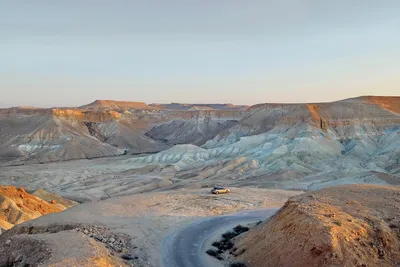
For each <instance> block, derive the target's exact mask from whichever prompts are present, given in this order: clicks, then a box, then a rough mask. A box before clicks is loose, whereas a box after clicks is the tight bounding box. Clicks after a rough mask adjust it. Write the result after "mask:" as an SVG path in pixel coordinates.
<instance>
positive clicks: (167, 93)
mask: <svg viewBox="0 0 400 267" xmlns="http://www.w3.org/2000/svg"><path fill="white" fill-rule="evenodd" d="M399 14H400V1H398V0H380V1H378V0H351V1H348V0H335V1H323V0H279V1H271V0H246V1H243V0H240V1H239V0H212V1H211V0H196V1H194V0H169V1H165V0H158V1H156V0H114V1H108V0H107V1H105V0H70V1H61V0H35V1H31V0H15V1H13V0H0V106H7V105H13V106H14V105H31V106H43V107H52V106H78V105H82V104H86V103H89V102H92V101H94V100H95V99H113V100H125V101H143V102H146V103H170V102H185V103H217V102H218V103H235V104H248V105H251V104H256V103H266V102H320V101H333V100H338V99H343V98H348V97H354V96H360V95H400V75H399V74H400V15H399Z"/></svg>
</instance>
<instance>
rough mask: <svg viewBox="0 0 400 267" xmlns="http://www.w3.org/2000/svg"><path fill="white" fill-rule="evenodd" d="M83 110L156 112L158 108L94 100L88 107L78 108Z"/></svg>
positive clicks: (136, 103)
mask: <svg viewBox="0 0 400 267" xmlns="http://www.w3.org/2000/svg"><path fill="white" fill-rule="evenodd" d="M79 109H84V110H118V111H124V110H130V109H138V110H156V109H159V108H158V107H151V106H149V105H147V104H146V103H144V102H129V101H115V100H96V101H94V102H92V103H90V104H88V105H84V106H81V107H79Z"/></svg>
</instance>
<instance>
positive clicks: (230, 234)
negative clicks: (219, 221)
mask: <svg viewBox="0 0 400 267" xmlns="http://www.w3.org/2000/svg"><path fill="white" fill-rule="evenodd" d="M236 236H237V234H236V233H234V232H226V233H224V234H223V235H222V238H223V239H225V240H230V239H232V238H234V237H236Z"/></svg>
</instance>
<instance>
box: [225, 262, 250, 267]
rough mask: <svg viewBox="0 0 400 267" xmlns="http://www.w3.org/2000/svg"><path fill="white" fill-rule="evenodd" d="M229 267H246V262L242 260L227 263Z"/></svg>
mask: <svg viewBox="0 0 400 267" xmlns="http://www.w3.org/2000/svg"><path fill="white" fill-rule="evenodd" d="M229 267H247V265H246V263H243V262H235V263H232V264H231V265H229Z"/></svg>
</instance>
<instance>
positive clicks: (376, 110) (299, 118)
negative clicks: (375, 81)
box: [249, 96, 400, 130]
mask: <svg viewBox="0 0 400 267" xmlns="http://www.w3.org/2000/svg"><path fill="white" fill-rule="evenodd" d="M399 111H400V97H374V96H366V97H358V98H351V99H345V100H341V101H336V102H329V103H311V104H277V103H271V104H270V103H266V104H258V105H255V106H252V107H250V108H249V112H250V113H254V114H257V113H263V112H264V113H265V112H269V113H273V114H274V116H275V118H279V120H277V121H275V123H283V124H289V125H293V124H296V123H298V122H305V123H309V124H311V125H313V126H315V127H318V128H321V129H324V130H327V129H328V127H339V126H347V125H355V124H360V123H361V124H364V123H372V124H374V125H379V126H384V125H391V124H399V123H400V115H399V114H400V113H399ZM259 116H260V115H259ZM268 116H270V115H265V116H264V119H266V118H268Z"/></svg>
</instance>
